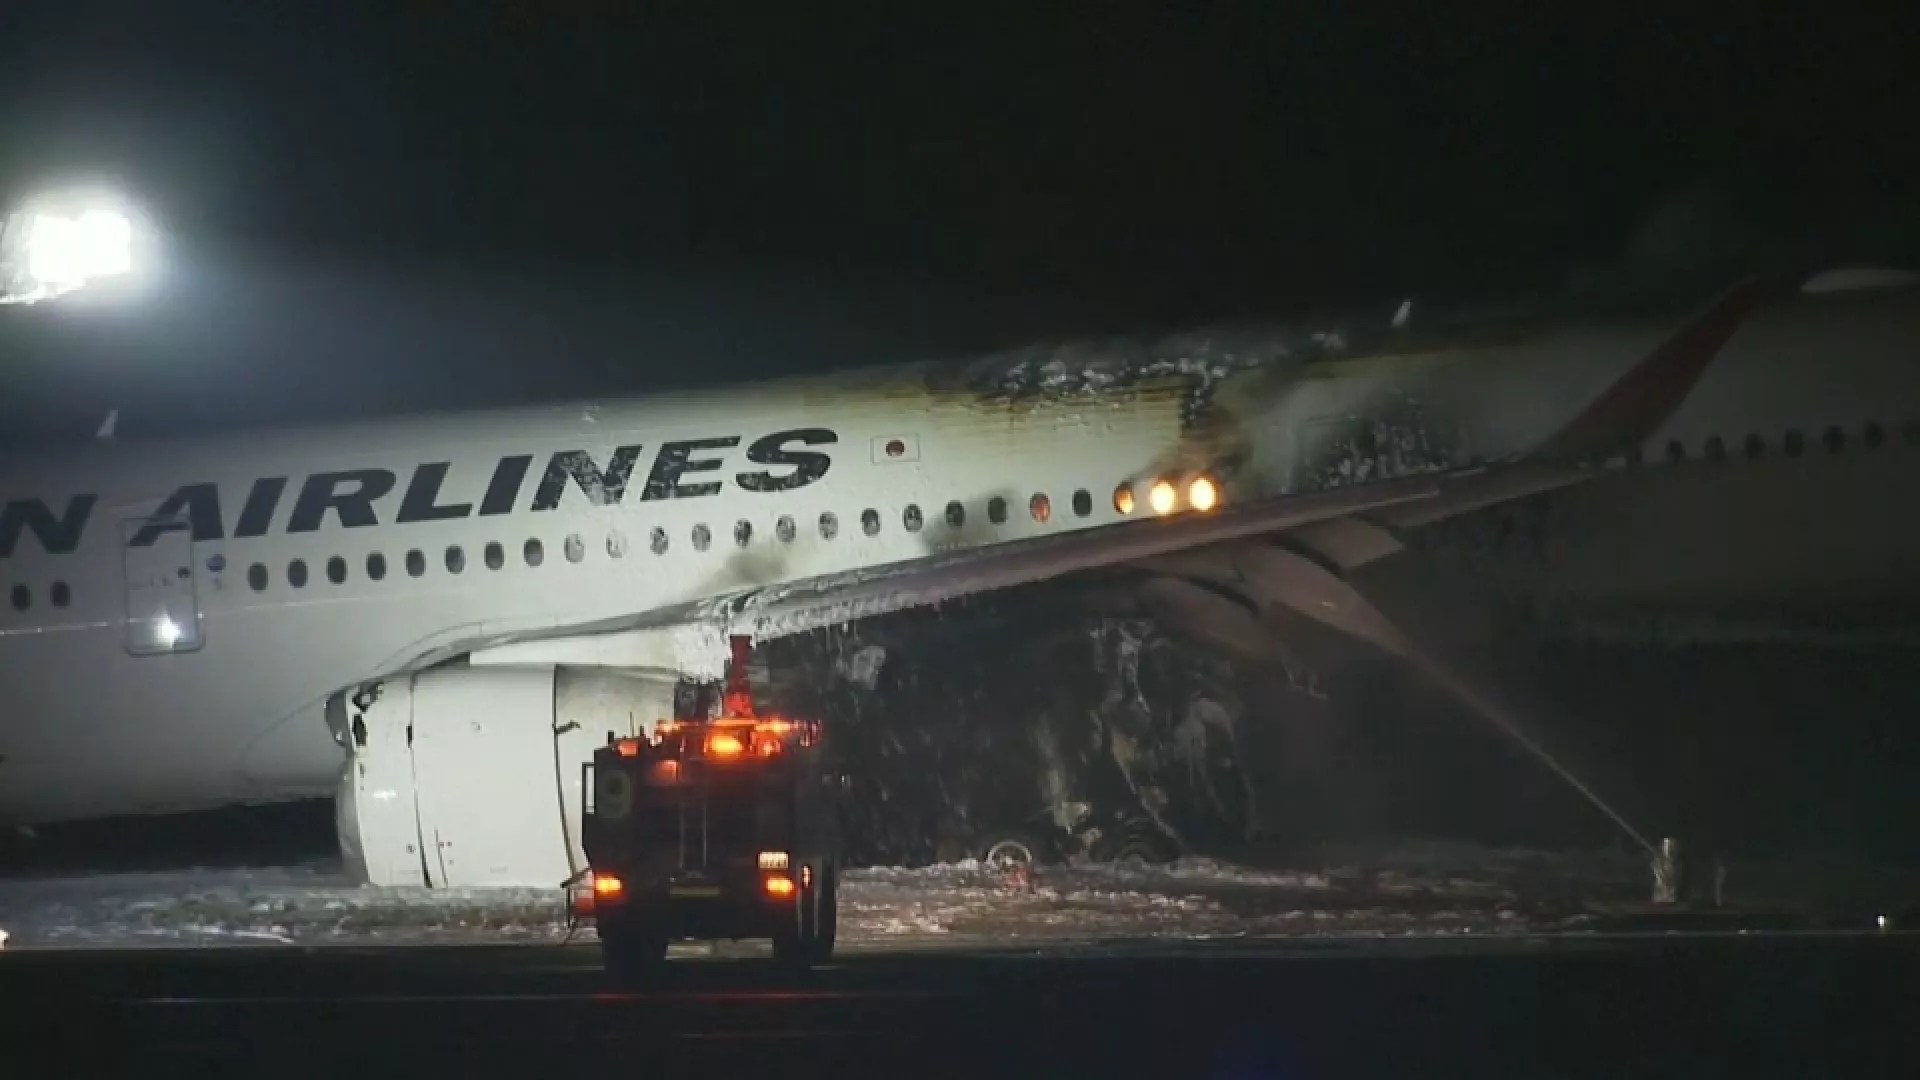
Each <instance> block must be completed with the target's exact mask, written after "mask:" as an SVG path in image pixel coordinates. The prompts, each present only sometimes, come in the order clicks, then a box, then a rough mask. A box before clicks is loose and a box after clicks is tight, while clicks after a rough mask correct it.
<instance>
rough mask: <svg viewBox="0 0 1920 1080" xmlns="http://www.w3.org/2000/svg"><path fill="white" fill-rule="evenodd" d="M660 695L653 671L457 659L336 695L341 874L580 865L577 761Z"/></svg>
mask: <svg viewBox="0 0 1920 1080" xmlns="http://www.w3.org/2000/svg"><path fill="white" fill-rule="evenodd" d="M672 694H673V688H672V684H671V683H667V682H663V681H662V680H660V679H659V678H658V677H657V676H654V677H632V676H628V675H625V674H623V673H621V672H618V671H608V670H596V669H575V668H567V667H555V666H529V667H469V666H465V665H458V666H449V667H444V668H437V669H434V670H431V671H423V672H419V673H416V674H413V675H411V676H399V677H396V678H393V679H389V680H385V681H383V682H381V683H378V684H372V685H368V686H363V687H360V688H357V689H356V690H354V691H350V692H348V693H346V694H343V695H341V696H339V697H338V698H336V699H335V701H333V702H329V710H330V711H332V712H334V713H335V714H336V716H337V717H338V719H337V720H335V729H336V730H337V731H341V732H342V733H343V734H344V736H345V741H346V742H347V744H348V750H349V754H348V759H347V764H346V767H345V769H344V770H343V771H342V773H341V777H340V783H339V787H338V790H337V792H336V801H335V814H336V817H337V819H338V825H339V835H340V847H341V854H342V856H343V857H344V861H345V864H346V870H347V872H348V873H349V874H350V875H353V876H355V877H357V878H359V879H360V880H363V881H366V882H368V883H371V884H375V885H429V886H434V887H445V886H535V887H552V886H558V885H559V884H560V883H561V882H562V881H564V880H566V879H567V878H568V877H570V876H571V875H572V874H574V873H575V872H576V871H577V870H579V869H580V868H582V867H583V866H585V865H586V863H585V858H584V856H583V855H582V854H581V852H580V842H579V836H578V827H579V821H580V810H581V807H580V791H579V786H580V783H579V781H580V767H581V765H582V763H584V762H586V761H587V760H589V759H590V758H591V757H592V755H593V748H594V747H595V746H598V745H600V744H601V743H603V742H604V741H605V740H606V736H607V733H608V732H610V731H611V732H614V733H616V734H619V735H631V734H638V733H640V731H641V730H642V729H643V728H644V727H645V726H646V725H648V724H650V723H651V722H652V721H653V720H655V719H658V718H660V717H663V716H667V715H670V714H671V708H672ZM330 719H333V718H330Z"/></svg>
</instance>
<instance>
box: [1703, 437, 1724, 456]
mask: <svg viewBox="0 0 1920 1080" xmlns="http://www.w3.org/2000/svg"><path fill="white" fill-rule="evenodd" d="M1726 457H1727V444H1726V441H1725V440H1723V439H1721V438H1720V436H1718V435H1714V436H1712V437H1710V438H1708V439H1707V460H1708V461H1725V460H1726Z"/></svg>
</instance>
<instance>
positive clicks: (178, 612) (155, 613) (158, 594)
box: [120, 517, 202, 656]
mask: <svg viewBox="0 0 1920 1080" xmlns="http://www.w3.org/2000/svg"><path fill="white" fill-rule="evenodd" d="M156 530H157V531H156ZM120 540H121V545H120V550H121V552H122V553H123V559H124V567H125V571H126V577H127V651H128V652H130V653H132V654H134V655H135V656H152V655H158V654H163V653H178V652H191V651H193V650H194V649H198V648H199V647H200V646H201V644H202V639H201V632H200V600H199V597H198V595H197V594H196V592H195V582H194V573H193V530H192V528H191V527H189V525H188V523H187V521H186V520H185V519H184V518H178V519H155V518H145V517H142V518H131V519H126V520H123V521H122V522H121V523H120ZM148 540H151V541H152V542H151V543H147V542H145V541H148ZM135 541H141V543H138V544H136V543H135Z"/></svg>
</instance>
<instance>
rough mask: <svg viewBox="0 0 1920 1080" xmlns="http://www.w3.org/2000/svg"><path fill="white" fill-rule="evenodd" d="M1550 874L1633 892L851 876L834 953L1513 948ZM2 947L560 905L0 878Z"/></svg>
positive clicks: (1434, 870) (1465, 870)
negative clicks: (1463, 944) (1473, 943)
mask: <svg viewBox="0 0 1920 1080" xmlns="http://www.w3.org/2000/svg"><path fill="white" fill-rule="evenodd" d="M1542 875H1546V876H1548V877H1551V878H1553V879H1554V880H1556V881H1564V882H1565V883H1567V884H1568V887H1569V888H1574V887H1576V886H1577V887H1578V888H1579V889H1580V890H1581V891H1586V892H1589V893H1591V892H1592V891H1593V890H1594V889H1602V890H1610V891H1614V892H1616V893H1617V892H1619V891H1620V890H1621V889H1626V890H1630V891H1634V892H1643V891H1644V890H1645V888H1646V881H1647V880H1650V879H1647V878H1646V876H1645V875H1646V871H1645V868H1644V867H1641V866H1639V864H1638V862H1637V861H1636V860H1632V859H1630V858H1628V859H1623V858H1622V857H1620V856H1617V855H1606V854H1598V855H1579V856H1568V855H1549V854H1544V853H1535V852H1513V851H1493V850H1487V849H1478V848H1471V847H1462V846H1452V847H1448V846H1439V845H1422V846H1417V847H1410V848H1406V849H1402V850H1400V851H1397V852H1389V853H1386V854H1384V855H1378V856H1375V857H1373V858H1370V859H1367V860H1364V861H1353V860H1344V861H1335V862H1330V863H1329V864H1328V865H1327V866H1324V867H1318V868H1312V869H1299V870H1283V869H1254V868H1249V867H1244V866H1235V865H1233V864H1230V863H1225V862H1221V861H1218V860H1214V859H1201V858H1189V859H1181V860H1179V861H1177V862H1174V863H1171V864H1167V865H1163V866H1153V865H1147V864H1144V863H1140V862H1124V863H1112V864H1077V865H1072V866H1066V867H1055V868H1047V869H1044V870H1041V871H1040V872H1038V873H1037V874H1035V875H1033V876H1032V878H1031V879H1030V880H1023V879H1021V878H1019V877H1013V876H1009V875H1006V874H1004V873H1002V872H1000V871H998V870H996V869H993V868H990V867H986V866H982V865H981V864H979V863H975V862H972V861H970V860H969V861H965V862H961V863H956V864H947V865H940V866H930V867H919V868H904V867H874V868H868V869H861V870H850V871H848V872H847V873H846V874H845V875H844V878H843V882H842V886H841V922H840V927H841V930H840V933H841V941H842V942H843V943H844V944H845V945H846V946H847V947H849V948H852V949H865V948H898V947H919V946H935V945H953V944H969V943H976V944H977V943H999V944H1008V943H1015V944H1017V943H1024V942H1031V943H1036V944H1039V943H1069V942H1076V941H1098V940H1114V939H1153V940H1170V939H1215V938H1222V937H1245V936H1267V935H1353V934H1360V935H1379V934H1395V935H1400V934H1456V933H1462V932H1470V933H1512V932H1519V931H1523V930H1530V929H1547V928H1565V927H1567V926H1571V925H1577V923H1578V921H1579V920H1580V918H1581V915H1580V913H1579V911H1578V910H1577V907H1573V906H1569V905H1567V904H1564V903H1562V904H1560V905H1558V906H1557V907H1555V906H1551V905H1549V906H1547V907H1543V906H1542V905H1540V904H1539V903H1537V902H1534V901H1532V900H1527V901H1526V902H1523V897H1524V896H1525V895H1526V894H1527V893H1528V892H1529V891H1530V889H1531V886H1532V885H1533V884H1534V881H1533V879H1535V878H1538V877H1540V876H1542ZM0 927H5V928H6V932H7V933H8V934H10V935H11V941H10V942H9V944H8V947H9V948H14V949H18V948H31V947H36V946H53V947H58V946H96V947H107V946H116V947H125V946H140V945H163V946H178V945H183V944H191V945H262V944H269V945H272V944H298V945H318V944H346V945H366V944H454V943H495V944H497V943H503V942H529V943H532V942H556V941H560V940H562V939H564V938H565V937H566V935H567V929H566V922H565V919H564V916H563V914H562V896H561V893H560V891H559V890H557V889H426V888H376V887H373V886H361V885H353V884H350V883H348V882H347V881H346V879H345V878H344V877H343V876H342V875H341V873H340V870H339V866H338V864H337V863H334V862H331V861H319V862H312V863H304V864H299V865H292V866H278V867H260V868H243V869H234V868H220V869H185V870H177V871H165V872H156V873H125V874H89V875H84V876H67V877H45V878H12V879H0Z"/></svg>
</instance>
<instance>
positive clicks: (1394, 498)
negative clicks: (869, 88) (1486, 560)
mask: <svg viewBox="0 0 1920 1080" xmlns="http://www.w3.org/2000/svg"><path fill="white" fill-rule="evenodd" d="M1780 292H1782V287H1781V283H1780V282H1778V281H1767V280H1754V281H1748V282H1745V283H1742V284H1741V285H1739V286H1736V287H1735V288H1733V289H1730V290H1728V291H1727V292H1726V293H1724V294H1722V295H1721V296H1720V297H1718V298H1716V299H1715V300H1714V301H1713V302H1712V303H1711V304H1709V305H1708V306H1707V307H1706V308H1705V309H1703V310H1702V311H1701V312H1699V313H1698V314H1697V315H1696V316H1695V317H1694V318H1693V319H1691V320H1689V321H1688V322H1687V323H1685V324H1684V325H1683V326H1682V327H1681V328H1680V329H1679V330H1678V331H1677V332H1676V333H1675V334H1674V335H1673V336H1671V337H1669V338H1668V339H1666V340H1665V341H1663V342H1662V343H1661V344H1660V345H1659V346H1658V347H1657V348H1655V349H1654V350H1653V351H1652V352H1650V353H1649V354H1648V355H1647V356H1646V357H1644V358H1643V359H1642V360H1640V361H1639V362H1638V363H1636V364H1634V365H1633V366H1632V367H1631V368H1629V369H1628V370H1627V371H1626V372H1625V373H1624V374H1623V375H1622V376H1621V377H1620V378H1619V379H1618V380H1617V381H1616V382H1615V383H1614V384H1613V385H1612V386H1610V387H1609V388H1608V389H1607V390H1605V391H1604V392H1602V393H1601V394H1600V395H1599V396H1598V397H1596V398H1595V399H1594V400H1593V401H1592V402H1591V403H1589V404H1588V406H1587V407H1586V408H1585V409H1583V410H1582V411H1580V412H1579V413H1578V414H1577V415H1575V416H1573V417H1572V418H1571V419H1570V420H1569V421H1568V422H1567V423H1566V424H1565V425H1564V426H1563V427H1562V428H1561V429H1560V430H1559V431H1557V432H1555V433H1553V434H1552V435H1550V436H1549V437H1548V438H1547V439H1546V440H1544V441H1543V442H1542V443H1541V444H1540V446H1539V447H1537V448H1536V449H1535V451H1534V452H1533V453H1531V454H1529V455H1528V456H1527V457H1525V458H1522V459H1519V460H1514V461H1508V462H1502V463H1495V464H1489V465H1482V466H1476V467H1471V468H1463V469H1456V470H1446V471H1434V472H1431V473H1423V474H1418V475H1412V476H1403V477H1397V478H1393V479H1388V480H1378V481H1370V482H1365V483H1357V484H1352V485H1347V486H1342V487H1335V488H1330V489H1324V490H1320V491H1315V492H1311V493H1305V494H1294V495H1279V496H1272V497H1268V498H1264V499H1258V500H1254V501H1249V502H1244V503H1240V504H1237V505H1235V506H1232V507H1230V508H1227V509H1224V510H1221V511H1218V512H1214V513H1209V514H1192V513H1188V514H1180V515H1175V516H1172V517H1168V518H1141V519H1135V520H1131V521H1124V522H1118V523H1115V524H1112V525H1106V526H1101V527H1098V528H1093V529H1082V530H1076V531H1074V532H1070V533H1062V534H1060V535H1057V536H1045V537H1036V538H1032V539H1028V540H1022V541H1013V542H1008V543H1003V544H995V545H992V546H988V547H982V548H971V549H965V550H958V551H951V552H944V553H940V554H935V555H930V556H926V557H924V558H919V559H914V560H910V561H907V562H902V563H894V564H890V565H885V566H877V567H869V568H865V569H861V570H857V571H850V572H846V573H839V574H830V575H824V576H821V577H815V578H809V579H804V580H801V581H795V582H787V583H782V584H779V585H769V586H764V587H759V588H753V589H746V590H742V591H739V592H735V593H731V594H728V595H726V596H722V597H716V598H712V599H708V600H704V601H699V602H695V603H692V604H687V605H680V606H677V607H674V608H670V609H663V610H655V611H651V612H647V613H644V614H640V615H636V616H635V617H634V618H632V619H627V620H619V621H617V622H616V623H613V624H596V625H573V626H568V627H564V628H561V627H556V628H553V629H551V630H549V631H547V632H545V633H535V634H525V633H522V634H516V635H514V637H513V640H515V641H520V642H525V641H531V640H537V639H539V638H541V637H547V638H554V637H578V636H590V635H597V634H610V633H612V634H617V633H619V632H621V631H626V630H641V629H647V628H661V627H672V626H679V627H687V628H699V629H700V630H703V631H705V632H707V633H724V634H744V635H749V636H751V637H753V638H755V639H765V638H774V637H782V636H785V635H789V634H796V633H804V632H806V631H809V630H813V629H817V628H820V627H824V626H832V625H838V624H840V623H844V622H847V621H850V620H854V619H862V618H867V617H870V616H874V615H883V614H887V613H889V612H895V611H900V610H904V609H907V608H913V607H923V606H930V605H934V604H939V603H942V602H945V601H948V600H954V599H957V598H959V597H962V596H967V595H971V594H975V593H980V592H986V591H990V590H994V589H1004V588H1009V587H1013V586H1017V585H1024V584H1029V583H1033V582H1038V581H1043V580H1047V579H1049V578H1054V577H1058V576H1060V575H1062V574H1067V573H1072V572H1075V571H1082V570H1090V569H1097V568H1100V567H1110V566H1120V565H1127V564H1152V563H1153V562H1155V561H1156V560H1159V561H1164V560H1165V559H1166V558H1168V557H1170V556H1176V555H1179V554H1180V553H1183V552H1193V551H1198V550H1199V549H1205V548H1211V547H1214V546H1216V545H1223V544H1226V543H1229V542H1231V541H1235V540H1243V539H1248V538H1252V537H1260V536H1274V535H1277V534H1286V535H1287V536H1288V538H1289V539H1291V540H1294V541H1296V542H1297V543H1296V544H1295V546H1296V547H1300V548H1304V549H1306V550H1307V551H1310V552H1312V554H1313V555H1314V556H1315V557H1316V558H1317V559H1318V560H1319V565H1321V566H1322V570H1323V571H1324V570H1325V569H1327V568H1328V566H1329V564H1330V566H1331V568H1333V569H1337V570H1338V571H1340V572H1344V571H1347V570H1350V569H1352V568H1354V567H1357V566H1361V565H1364V564H1366V563H1368V562H1372V561H1374V560H1376V559H1379V558H1382V557H1385V556H1387V555H1390V554H1392V553H1394V552H1396V551H1398V550H1400V544H1399V541H1398V539H1397V538H1396V536H1395V533H1396V532H1397V531H1398V530H1401V529H1410V528H1418V527H1420V526H1422V525H1427V524H1431V523H1433V522H1437V521H1441V520H1444V519H1446V518H1450V517H1455V516H1457V515H1460V514H1464V513H1469V512H1472V511H1474V510H1478V509H1482V508H1484V507H1487V506H1492V505H1496V504H1499V503H1503V502H1508V501H1511V500H1515V499H1521V498H1525V497H1527V496H1530V495H1534V494H1538V493H1541V492H1545V491H1550V490H1553V489H1555V488H1561V487H1566V486H1569V485H1571V484H1576V483H1579V482H1581V481H1583V480H1587V479H1590V478H1593V477H1596V476H1599V475H1602V474H1603V473H1604V472H1605V471H1606V469H1605V463H1606V462H1608V461H1620V460H1623V459H1624V451H1625V448H1627V447H1634V446H1639V445H1642V444H1643V443H1644V441H1645V440H1646V439H1647V438H1648V437H1650V436H1651V435H1652V433H1653V432H1655V431H1657V430H1658V428H1659V426H1660V424H1661V423H1663V422H1664V421H1665V420H1666V418H1667V417H1669V416H1670V415H1671V414H1672V413H1673V411H1674V410H1675V409H1677V408H1678V407H1679V405H1680V402H1681V401H1682V400H1683V399H1684V398H1685V397H1686V395H1687V393H1688V392H1689V391H1690V390H1691V389H1692V387H1693V385H1694V384H1695V383H1696V382H1697V381H1698V379H1699V377H1700V375H1701V373H1702V372H1703V371H1704V370H1705V368H1706V365H1707V363H1708V362H1709V361H1710V360H1711V359H1712V357H1713V356H1714V355H1715V354H1716V353H1717V352H1718V351H1719V350H1720V348H1721V346H1722V345H1724V344H1725V343H1726V341H1727V339H1728V338H1729V337H1731V336H1732V334H1733V332H1734V331H1735V330H1736V329H1737V328H1738V326H1739V325H1740V323H1741V322H1742V321H1744V319H1745V318H1746V316H1747V315H1748V314H1750V313H1751V312H1752V311H1753V310H1754V309H1756V308H1757V307H1759V306H1761V305H1763V304H1765V303H1766V302H1768V301H1769V300H1771V299H1772V298H1774V297H1775V296H1777V295H1778V294H1779V293H1780ZM1231 572H1232V573H1239V572H1240V571H1231ZM1330 587H1334V588H1338V587H1339V586H1337V585H1330ZM496 644H507V643H505V642H501V643H496ZM500 655H501V656H502V657H510V656H512V655H514V650H513V648H512V646H511V645H510V644H509V645H508V647H507V650H506V651H505V652H502V653H501V654H500Z"/></svg>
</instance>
